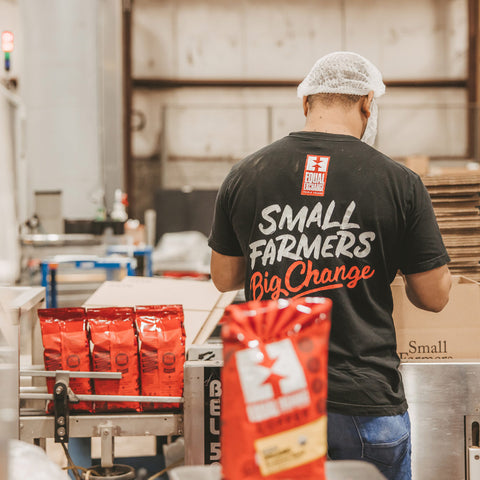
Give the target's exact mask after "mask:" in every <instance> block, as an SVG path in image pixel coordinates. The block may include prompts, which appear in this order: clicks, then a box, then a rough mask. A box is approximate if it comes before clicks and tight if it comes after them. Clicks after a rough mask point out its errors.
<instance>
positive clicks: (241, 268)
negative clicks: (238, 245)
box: [210, 250, 245, 292]
mask: <svg viewBox="0 0 480 480" xmlns="http://www.w3.org/2000/svg"><path fill="white" fill-rule="evenodd" d="M210 274H211V276H212V280H213V283H214V284H215V286H216V287H217V288H218V290H220V291H221V292H229V291H231V290H240V289H242V288H243V286H244V282H245V258H243V257H230V256H228V255H222V254H221V253H218V252H216V251H215V250H212V259H211V261H210Z"/></svg>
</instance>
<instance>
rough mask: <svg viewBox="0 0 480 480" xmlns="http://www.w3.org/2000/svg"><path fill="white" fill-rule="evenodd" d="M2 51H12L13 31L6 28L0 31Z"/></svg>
mask: <svg viewBox="0 0 480 480" xmlns="http://www.w3.org/2000/svg"><path fill="white" fill-rule="evenodd" d="M2 51H3V52H13V33H12V32H9V31H8V30H6V31H4V32H2Z"/></svg>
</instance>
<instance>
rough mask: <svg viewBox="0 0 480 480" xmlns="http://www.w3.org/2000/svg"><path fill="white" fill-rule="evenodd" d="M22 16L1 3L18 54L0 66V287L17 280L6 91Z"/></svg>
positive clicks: (0, 20)
mask: <svg viewBox="0 0 480 480" xmlns="http://www.w3.org/2000/svg"><path fill="white" fill-rule="evenodd" d="M19 17H20V12H19V9H18V6H17V4H16V3H15V2H12V1H6V0H0V32H3V31H5V30H8V31H11V32H12V33H13V34H14V36H15V40H14V41H15V50H14V52H13V53H12V55H11V70H10V72H9V73H7V72H6V71H5V70H4V67H3V65H4V58H3V53H2V58H1V65H0V219H1V228H0V285H5V284H7V285H9V284H12V283H13V282H14V281H15V279H16V278H17V276H18V270H19V260H18V258H19V247H18V240H17V218H16V217H17V216H16V205H15V160H14V159H15V157H14V156H15V153H16V152H15V144H14V127H13V125H14V118H15V110H14V106H13V105H12V101H13V102H14V101H15V100H17V99H16V97H15V96H14V95H12V94H11V92H9V91H8V90H6V88H5V84H6V82H7V81H8V80H9V78H12V77H17V76H18V74H19V64H18V62H17V58H18V57H17V52H18V51H21V40H20V39H19V38H18V37H16V35H17V33H18V32H19V28H20V18H19Z"/></svg>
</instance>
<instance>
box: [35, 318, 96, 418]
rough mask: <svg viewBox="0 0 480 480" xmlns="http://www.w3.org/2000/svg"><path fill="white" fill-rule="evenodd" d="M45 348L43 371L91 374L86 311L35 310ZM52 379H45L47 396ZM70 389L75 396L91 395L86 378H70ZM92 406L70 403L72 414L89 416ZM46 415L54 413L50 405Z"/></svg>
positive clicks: (85, 403) (51, 389)
mask: <svg viewBox="0 0 480 480" xmlns="http://www.w3.org/2000/svg"><path fill="white" fill-rule="evenodd" d="M38 318H39V319H40V329H41V331H42V341H43V347H44V353H43V356H44V361H45V369H46V370H48V371H52V370H69V371H85V372H89V371H90V370H91V365H90V353H89V349H88V338H87V328H86V325H87V324H86V319H85V310H84V309H83V308H45V309H39V310H38ZM54 385H55V379H54V378H47V388H48V393H53V387H54ZM69 385H70V388H71V389H72V391H73V392H74V393H76V394H84V395H92V394H93V390H92V384H91V381H90V379H89V378H71V379H70V383H69ZM92 406H93V404H92V402H79V403H70V409H71V410H72V411H88V412H92V411H93V408H92ZM47 409H48V411H49V412H52V411H53V402H49V404H48V408H47Z"/></svg>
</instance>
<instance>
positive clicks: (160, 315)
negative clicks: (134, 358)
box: [135, 305, 185, 411]
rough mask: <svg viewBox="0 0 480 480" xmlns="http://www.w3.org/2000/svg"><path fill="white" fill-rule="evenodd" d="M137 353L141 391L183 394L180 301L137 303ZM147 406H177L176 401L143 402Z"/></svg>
mask: <svg viewBox="0 0 480 480" xmlns="http://www.w3.org/2000/svg"><path fill="white" fill-rule="evenodd" d="M135 324H136V328H137V335H138V344H139V353H140V383H141V394H142V395H149V396H161V397H181V396H182V395H183V364H184V361H185V329H184V326H183V308H182V306H181V305H155V306H140V307H136V312H135ZM142 408H143V410H145V411H148V410H165V409H174V408H180V404H178V403H153V402H152V403H144V404H142Z"/></svg>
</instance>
